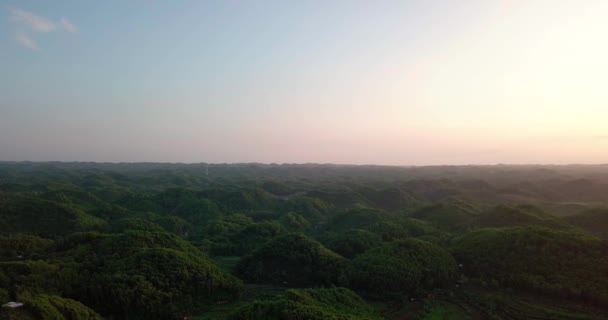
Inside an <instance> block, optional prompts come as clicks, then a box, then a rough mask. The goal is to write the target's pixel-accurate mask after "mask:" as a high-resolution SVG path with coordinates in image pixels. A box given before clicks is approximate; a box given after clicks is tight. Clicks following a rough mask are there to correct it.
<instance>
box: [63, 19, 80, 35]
mask: <svg viewBox="0 0 608 320" xmlns="http://www.w3.org/2000/svg"><path fill="white" fill-rule="evenodd" d="M59 25H61V27H62V28H63V30H65V31H67V32H71V33H76V32H78V28H76V26H75V25H74V24H73V23H72V22H71V21H70V20H68V19H67V18H61V20H60V21H59Z"/></svg>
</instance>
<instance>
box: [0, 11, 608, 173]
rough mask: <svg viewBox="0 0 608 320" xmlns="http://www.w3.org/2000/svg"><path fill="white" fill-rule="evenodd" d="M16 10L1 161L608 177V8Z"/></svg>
mask: <svg viewBox="0 0 608 320" xmlns="http://www.w3.org/2000/svg"><path fill="white" fill-rule="evenodd" d="M0 3H1V6H0V17H1V19H0V30H1V31H2V32H1V33H0V37H1V40H0V160H65V161H73V160H83V161H171V162H199V161H205V162H250V161H259V162H337V163H378V164H440V163H444V164H445V163H453V164H463V163H500V162H503V163H570V162H578V163H587V162H590V163H593V162H608V161H607V160H608V151H604V150H608V139H605V138H603V137H605V136H606V135H608V131H605V129H604V127H605V123H606V119H607V118H608V107H606V106H608V104H607V102H608V96H607V93H606V92H607V91H608V90H605V83H606V82H602V81H603V80H606V78H605V75H606V74H608V73H607V72H606V71H608V65H607V64H606V61H605V60H606V58H605V57H606V56H608V48H607V45H606V41H605V40H603V38H605V34H606V32H608V22H606V19H605V17H606V16H607V14H608V5H606V2H604V1H566V0H564V1H540V0H539V1H153V0H147V1H143V0H142V1H122V0H121V1H1V2H0Z"/></svg>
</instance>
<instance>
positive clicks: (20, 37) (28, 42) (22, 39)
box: [15, 31, 38, 50]
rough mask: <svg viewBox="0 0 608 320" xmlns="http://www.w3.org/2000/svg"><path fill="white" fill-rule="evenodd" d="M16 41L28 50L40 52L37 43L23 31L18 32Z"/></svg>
mask: <svg viewBox="0 0 608 320" xmlns="http://www.w3.org/2000/svg"><path fill="white" fill-rule="evenodd" d="M15 40H17V42H18V43H19V44H21V45H22V46H24V47H26V48H30V49H33V50H38V45H36V43H35V42H34V41H33V40H32V39H30V37H28V36H27V35H26V34H25V33H23V32H22V31H17V32H16V33H15Z"/></svg>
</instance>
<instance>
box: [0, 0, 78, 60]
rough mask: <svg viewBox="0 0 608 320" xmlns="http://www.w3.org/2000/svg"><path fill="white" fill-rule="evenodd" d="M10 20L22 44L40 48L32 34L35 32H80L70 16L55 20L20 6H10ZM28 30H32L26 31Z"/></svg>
mask: <svg viewBox="0 0 608 320" xmlns="http://www.w3.org/2000/svg"><path fill="white" fill-rule="evenodd" d="M9 10H10V21H12V23H13V24H14V25H15V27H16V29H17V31H16V32H15V40H16V41H17V43H19V44H20V45H22V46H24V47H26V48H29V49H33V50H38V49H39V48H38V45H37V44H36V42H35V41H34V39H33V38H32V37H31V36H30V33H31V32H34V33H50V32H54V31H56V30H63V31H66V32H69V33H78V27H76V25H74V24H73V23H72V22H71V21H70V20H68V18H65V17H62V18H61V20H59V22H53V21H52V20H50V19H47V18H45V17H43V16H40V15H38V14H35V13H33V12H30V11H26V10H23V9H19V8H10V9H9ZM26 30H28V31H30V32H29V33H26Z"/></svg>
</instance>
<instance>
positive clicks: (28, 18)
mask: <svg viewBox="0 0 608 320" xmlns="http://www.w3.org/2000/svg"><path fill="white" fill-rule="evenodd" d="M11 20H13V21H14V22H16V23H18V24H20V25H22V26H25V27H28V28H30V29H32V30H33V31H37V32H45V33H46V32H51V31H53V30H55V28H56V27H55V24H54V23H53V22H51V21H50V20H48V19H46V18H44V17H41V16H39V15H37V14H34V13H32V12H29V11H25V10H21V9H17V8H12V9H11Z"/></svg>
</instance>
